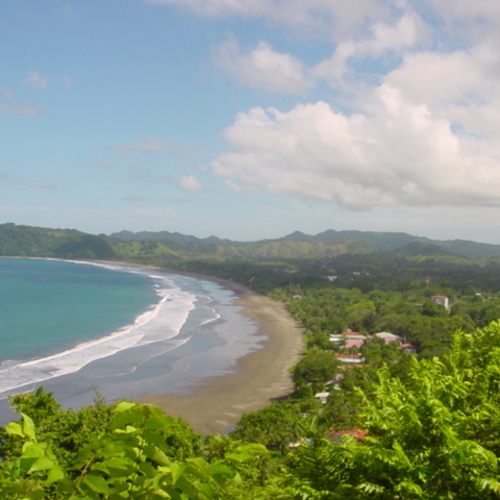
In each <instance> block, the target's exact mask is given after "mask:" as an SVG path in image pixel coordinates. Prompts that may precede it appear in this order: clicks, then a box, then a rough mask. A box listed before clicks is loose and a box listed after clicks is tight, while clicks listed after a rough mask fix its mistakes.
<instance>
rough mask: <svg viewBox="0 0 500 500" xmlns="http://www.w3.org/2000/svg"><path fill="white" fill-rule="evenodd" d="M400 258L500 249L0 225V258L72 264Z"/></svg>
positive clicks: (329, 234) (375, 238)
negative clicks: (96, 232)
mask: <svg viewBox="0 0 500 500" xmlns="http://www.w3.org/2000/svg"><path fill="white" fill-rule="evenodd" d="M370 254H386V255H394V256H400V257H403V256H404V257H416V256H425V257H431V256H436V257H439V258H444V257H446V256H448V257H451V256H456V257H459V258H460V257H464V258H466V259H484V258H490V257H500V245H491V244H486V243H477V242H474V241H466V240H448V241H440V240H431V239H429V238H424V237H419V236H412V235H410V234H407V233H391V232H372V231H335V230H333V229H331V230H328V231H325V232H323V233H319V234H317V235H314V236H312V235H307V234H304V233H301V232H298V231H296V232H294V233H292V234H289V235H287V236H284V237H282V238H276V239H269V240H261V241H255V242H241V241H231V240H228V239H221V238H218V237H217V236H211V237H209V238H197V237H196V236H191V235H184V234H181V233H178V232H169V231H159V232H148V231H143V232H139V233H133V232H130V231H121V232H119V233H113V234H110V235H104V234H101V235H92V234H87V233H84V232H82V231H78V230H75V229H51V228H40V227H32V226H23V225H16V224H12V223H7V224H0V255H4V256H14V255H15V256H27V257H58V258H74V259H125V260H127V259H138V258H139V259H146V258H158V257H162V258H181V259H182V258H191V259H192V258H201V259H206V258H209V259H211V260H214V259H215V260H227V259H230V260H233V259H236V260H240V261H241V260H257V261H258V260H278V261H282V260H285V261H286V260H297V259H303V260H310V261H313V260H321V259H324V258H335V257H338V256H341V255H359V256H362V255H370Z"/></svg>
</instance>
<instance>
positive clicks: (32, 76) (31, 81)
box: [23, 71, 49, 89]
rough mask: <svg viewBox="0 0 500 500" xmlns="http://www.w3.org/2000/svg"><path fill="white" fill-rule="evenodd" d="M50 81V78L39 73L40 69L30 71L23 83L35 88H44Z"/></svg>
mask: <svg viewBox="0 0 500 500" xmlns="http://www.w3.org/2000/svg"><path fill="white" fill-rule="evenodd" d="M48 83H49V79H48V78H47V77H46V76H43V75H41V74H40V73H38V71H28V76H27V77H26V78H25V79H24V80H23V84H24V85H26V87H31V88H33V89H44V88H46V87H47V85H48Z"/></svg>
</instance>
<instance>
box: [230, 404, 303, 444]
mask: <svg viewBox="0 0 500 500" xmlns="http://www.w3.org/2000/svg"><path fill="white" fill-rule="evenodd" d="M299 421H300V416H299V415H298V413H297V412H296V411H295V410H294V408H293V407H292V406H291V405H288V404H285V403H281V402H274V403H271V404H270V405H269V406H266V407H265V408H262V409H261V410H258V411H255V412H251V413H246V414H245V415H243V417H242V418H241V420H240V421H239V422H238V424H237V425H236V429H235V430H234V431H233V432H232V433H231V437H233V438H234V439H238V440H241V441H243V442H246V443H259V444H262V445H264V446H266V447H267V448H268V449H269V450H276V451H280V452H281V453H286V452H287V451H288V449H289V445H290V444H292V443H295V442H296V441H297V440H298V438H299V430H298V429H299V428H298V424H299Z"/></svg>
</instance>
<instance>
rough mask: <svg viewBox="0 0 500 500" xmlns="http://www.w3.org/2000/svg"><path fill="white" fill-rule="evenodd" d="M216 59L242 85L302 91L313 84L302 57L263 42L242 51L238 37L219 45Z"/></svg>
mask: <svg viewBox="0 0 500 500" xmlns="http://www.w3.org/2000/svg"><path fill="white" fill-rule="evenodd" d="M216 61H217V63H218V64H219V65H220V66H221V67H222V68H224V69H225V70H226V71H227V73H229V74H230V75H232V76H233V77H234V78H236V80H237V81H238V82H240V83H241V84H243V85H248V86H250V87H255V88H257V89H259V90H263V91H265V92H276V93H283V94H302V93H304V92H305V91H306V90H307V89H308V88H309V87H310V86H311V84H312V82H311V80H310V79H309V78H308V77H307V76H306V71H305V67H304V65H303V64H302V62H301V61H300V60H299V59H297V58H296V57H294V56H292V55H290V54H283V53H280V52H276V51H274V50H273V49H272V47H271V46H270V45H269V44H267V43H266V42H262V41H261V42H259V44H258V46H257V47H256V48H255V49H254V50H252V51H251V52H249V53H242V52H241V50H240V47H239V44H238V42H237V41H236V40H234V39H231V40H228V41H227V42H226V43H224V44H223V45H222V46H221V47H219V50H218V51H217V55H216Z"/></svg>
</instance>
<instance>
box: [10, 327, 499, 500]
mask: <svg viewBox="0 0 500 500" xmlns="http://www.w3.org/2000/svg"><path fill="white" fill-rule="evenodd" d="M478 360H481V362H480V363H478ZM407 367H408V369H407V372H406V376H405V377H404V378H401V377H399V376H397V375H395V374H393V373H392V372H391V370H390V369H389V366H388V365H387V364H385V365H382V366H381V367H380V368H379V369H378V370H377V371H376V379H375V380H374V381H373V382H372V383H371V386H370V388H369V389H370V390H369V391H367V390H361V389H360V388H357V389H356V391H355V392H356V394H357V397H358V405H357V406H358V408H357V411H358V414H357V417H356V420H357V422H356V423H357V425H358V426H359V428H360V429H363V431H364V433H365V436H364V438H363V436H360V437H361V438H360V437H358V438H356V437H353V436H350V435H349V434H346V435H345V436H343V437H340V436H339V437H338V439H327V438H326V437H324V434H325V433H324V431H323V430H321V428H320V427H321V426H320V425H319V424H318V421H319V415H320V414H321V413H322V412H325V411H329V410H328V407H326V408H322V409H321V411H316V413H315V414H314V415H312V414H310V415H309V417H307V418H305V417H303V418H302V420H301V419H299V418H295V417H294V411H293V403H289V402H288V403H286V404H284V405H283V406H280V403H274V404H273V405H271V407H269V408H267V409H264V410H261V411H260V412H258V413H259V414H257V415H250V416H246V417H245V418H244V419H243V420H242V421H241V423H240V425H239V428H237V429H236V431H235V432H234V433H233V435H232V436H230V437H225V438H224V437H218V436H214V437H208V438H205V439H203V438H202V437H201V436H198V435H196V434H195V433H193V432H192V431H191V430H190V428H189V427H188V425H187V424H186V423H185V422H183V421H182V420H180V419H175V418H172V417H169V416H167V415H165V414H164V413H163V412H162V411H161V410H159V409H158V408H157V407H155V406H152V405H139V404H135V403H129V402H122V403H119V404H118V405H116V406H114V407H107V406H105V405H102V402H99V401H97V402H96V404H95V405H94V406H92V407H89V408H85V409H82V410H80V411H79V412H76V413H73V412H65V411H62V410H61V409H60V408H59V407H58V405H57V403H56V402H55V401H54V400H53V398H52V396H51V395H50V394H46V393H44V392H43V391H41V390H40V391H38V392H37V393H36V394H34V395H22V396H17V397H16V398H14V399H13V403H14V405H15V407H16V409H17V410H18V411H20V412H21V416H22V419H21V420H20V421H17V422H11V423H9V424H7V425H6V426H5V427H4V428H3V433H2V437H1V443H2V458H3V461H2V462H1V463H0V493H1V494H2V497H3V498H9V499H45V498H46V499H49V498H50V499H58V498H64V499H71V498H72V499H120V498H134V499H135V498H144V499H146V498H147V499H155V498H158V499H164V498H171V499H229V500H231V499H235V500H236V499H257V498H258V499H264V500H265V499H341V498H342V499H343V498H352V499H365V498H366V499H367V498H370V499H372V498H375V499H389V498H390V499H405V500H408V499H449V498H453V499H459V500H461V499H463V500H466V499H472V498H485V499H495V498H500V481H499V479H498V475H499V472H500V471H499V465H498V459H499V456H500V430H499V429H500V426H499V423H500V385H499V383H498V381H499V373H500V322H497V323H492V324H490V325H488V326H487V327H485V328H482V329H476V330H475V331H474V332H471V333H464V332H457V334H456V336H455V338H454V342H453V346H452V349H451V351H450V352H449V354H447V355H446V356H444V357H442V358H441V359H439V358H433V359H427V360H419V359H418V358H416V357H413V358H411V361H410V362H409V363H408V365H407ZM296 404H297V403H296ZM279 422H282V424H283V425H282V426H281V429H280V426H279ZM273 429H274V430H273ZM284 430H287V431H288V434H287V435H284V434H283V432H284ZM266 432H268V434H267V435H266ZM271 434H273V437H272V438H271ZM252 440H254V441H260V442H263V443H264V444H266V445H267V447H268V448H267V449H266V447H265V446H263V445H262V444H256V443H254V444H252V443H247V441H252ZM243 441H245V442H243ZM299 443H300V444H299ZM285 444H286V445H285Z"/></svg>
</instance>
